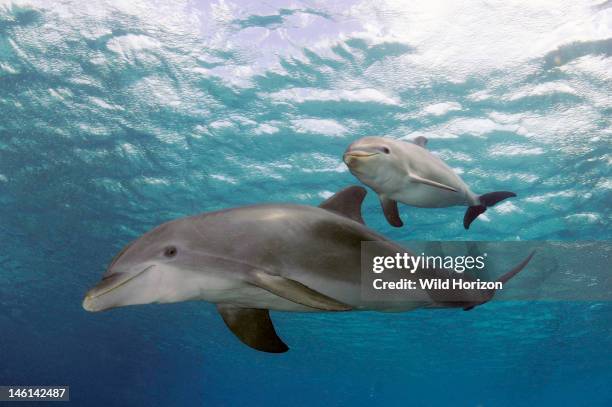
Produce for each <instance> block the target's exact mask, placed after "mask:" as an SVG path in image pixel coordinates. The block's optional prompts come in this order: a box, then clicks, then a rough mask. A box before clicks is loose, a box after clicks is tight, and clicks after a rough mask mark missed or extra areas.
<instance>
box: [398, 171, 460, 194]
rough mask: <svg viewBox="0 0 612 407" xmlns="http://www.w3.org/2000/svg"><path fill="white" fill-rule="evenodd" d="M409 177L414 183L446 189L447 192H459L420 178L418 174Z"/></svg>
mask: <svg viewBox="0 0 612 407" xmlns="http://www.w3.org/2000/svg"><path fill="white" fill-rule="evenodd" d="M409 177H410V181H412V182H419V183H421V184H425V185H429V186H431V187H436V188H440V189H446V190H447V191H451V192H458V191H457V190H456V189H455V188H453V187H449V186H448V185H444V184H441V183H439V182H436V181H432V180H430V179H427V178H423V177H420V176H418V175H416V174H412V173H411V174H409Z"/></svg>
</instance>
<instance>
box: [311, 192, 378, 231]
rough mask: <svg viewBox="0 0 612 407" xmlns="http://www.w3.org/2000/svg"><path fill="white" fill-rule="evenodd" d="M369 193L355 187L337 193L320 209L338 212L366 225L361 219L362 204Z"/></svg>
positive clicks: (321, 205)
mask: <svg viewBox="0 0 612 407" xmlns="http://www.w3.org/2000/svg"><path fill="white" fill-rule="evenodd" d="M367 193H368V192H367V191H366V190H365V188H363V187H359V186H357V185H353V186H351V187H348V188H344V189H343V190H342V191H339V192H336V193H335V194H334V195H332V196H331V197H329V198H328V199H326V200H325V201H324V202H323V203H321V204H320V205H319V208H323V209H327V210H328V211H332V212H336V213H338V214H340V215H342V216H346V217H347V218H350V219H353V220H354V221H357V222H359V223H361V224H364V222H363V218H362V217H361V204H362V202H363V199H364V198H365V196H366V194H367Z"/></svg>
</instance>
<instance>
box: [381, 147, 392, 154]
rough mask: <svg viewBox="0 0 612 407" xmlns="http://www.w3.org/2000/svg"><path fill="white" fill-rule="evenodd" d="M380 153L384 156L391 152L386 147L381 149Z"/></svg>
mask: <svg viewBox="0 0 612 407" xmlns="http://www.w3.org/2000/svg"><path fill="white" fill-rule="evenodd" d="M382 152H383V153H385V154H389V153H390V152H391V150H389V149H388V148H387V147H383V148H382Z"/></svg>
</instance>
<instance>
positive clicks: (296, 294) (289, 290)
mask: <svg viewBox="0 0 612 407" xmlns="http://www.w3.org/2000/svg"><path fill="white" fill-rule="evenodd" d="M249 276H250V278H249V282H250V283H251V284H254V285H256V286H258V287H260V288H263V289H264V290H266V291H270V292H271V293H273V294H276V295H278V296H279V297H282V298H285V299H287V300H289V301H292V302H295V303H297V304H302V305H305V306H307V307H311V308H316V309H320V310H325V311H348V310H350V309H351V307H350V306H349V305H347V304H343V303H341V302H340V301H337V300H334V299H333V298H331V297H328V296H327V295H325V294H321V293H320V292H318V291H315V290H313V289H312V288H308V287H306V286H305V285H304V284H302V283H300V282H297V281H295V280H291V279H289V278H285V277H281V276H275V275H272V274H269V273H267V272H265V271H261V270H256V271H253V272H251V273H249Z"/></svg>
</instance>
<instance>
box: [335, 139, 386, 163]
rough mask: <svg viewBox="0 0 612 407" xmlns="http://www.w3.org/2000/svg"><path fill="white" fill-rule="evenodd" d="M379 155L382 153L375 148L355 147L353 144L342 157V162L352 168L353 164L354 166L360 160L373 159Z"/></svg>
mask: <svg viewBox="0 0 612 407" xmlns="http://www.w3.org/2000/svg"><path fill="white" fill-rule="evenodd" d="M379 153H380V151H378V150H377V149H375V148H371V147H359V146H353V144H351V145H350V146H348V148H347V149H346V151H345V152H344V155H343V156H342V160H343V161H344V163H345V164H346V165H348V166H349V167H350V166H351V164H354V163H355V162H357V161H358V160H359V159H362V158H365V157H371V156H374V155H376V154H379Z"/></svg>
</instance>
